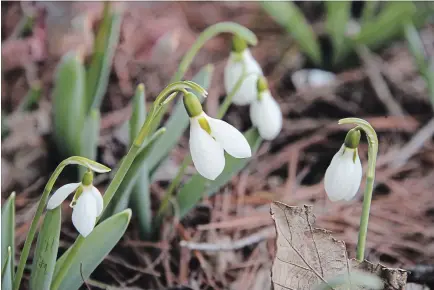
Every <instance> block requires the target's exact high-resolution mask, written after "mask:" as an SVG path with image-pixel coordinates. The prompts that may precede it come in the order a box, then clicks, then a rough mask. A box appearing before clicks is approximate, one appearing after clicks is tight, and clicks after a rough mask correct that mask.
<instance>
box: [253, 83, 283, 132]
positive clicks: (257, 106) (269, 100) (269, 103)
mask: <svg viewBox="0 0 434 290" xmlns="http://www.w3.org/2000/svg"><path fill="white" fill-rule="evenodd" d="M257 91H258V93H257V97H256V99H255V100H254V101H253V102H252V103H251V105H250V120H251V121H252V123H253V125H254V126H256V127H257V128H258V131H259V134H260V135H261V137H262V138H264V139H265V140H273V139H274V138H276V137H277V135H279V133H280V131H281V130H282V111H281V110H280V107H279V104H278V103H277V102H276V100H275V99H274V98H273V96H272V95H271V93H270V91H269V89H268V85H267V81H266V79H265V78H264V77H263V76H261V77H259V79H258V83H257Z"/></svg>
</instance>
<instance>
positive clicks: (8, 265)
mask: <svg viewBox="0 0 434 290" xmlns="http://www.w3.org/2000/svg"><path fill="white" fill-rule="evenodd" d="M2 259H3V254H2ZM12 260H13V259H12V256H11V248H10V247H8V248H7V253H6V255H5V263H4V264H3V265H2V273H1V276H2V277H1V279H2V280H1V286H2V290H12V280H13V270H12V269H13V266H12Z"/></svg>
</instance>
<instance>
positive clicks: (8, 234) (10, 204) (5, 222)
mask: <svg viewBox="0 0 434 290" xmlns="http://www.w3.org/2000/svg"><path fill="white" fill-rule="evenodd" d="M1 226H2V227H1V235H2V240H1V241H2V243H1V265H2V266H3V265H4V264H5V263H6V259H7V257H8V253H9V252H10V254H11V255H12V257H14V255H15V192H12V194H11V195H10V196H9V198H8V199H7V200H6V202H5V203H4V204H3V207H2V221H1ZM9 265H10V272H11V273H13V269H14V261H13V259H12V260H10V261H9ZM2 273H3V272H2ZM2 280H3V279H2Z"/></svg>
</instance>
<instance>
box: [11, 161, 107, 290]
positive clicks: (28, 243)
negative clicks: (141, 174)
mask: <svg viewBox="0 0 434 290" xmlns="http://www.w3.org/2000/svg"><path fill="white" fill-rule="evenodd" d="M69 164H79V165H82V166H86V167H89V165H95V164H96V162H93V161H91V160H88V159H87V158H83V157H77V156H72V157H69V158H67V159H65V160H63V161H62V162H61V163H60V164H59V165H58V166H57V167H56V169H55V170H54V172H53V174H51V176H50V179H49V180H48V182H47V184H46V185H45V188H44V192H43V193H42V196H41V199H40V200H39V204H38V208H37V209H36V213H35V216H34V217H33V220H32V223H31V225H30V230H29V233H28V234H27V237H26V241H25V242H24V247H23V250H22V251H21V256H20V262H19V264H18V267H17V272H16V274H15V280H14V290H18V289H19V288H20V284H21V279H22V277H23V272H24V268H25V267H26V262H27V258H28V257H29V253H30V248H31V246H32V242H33V239H34V238H35V234H36V230H37V228H38V222H39V219H40V218H41V215H42V212H43V211H44V209H45V206H46V205H47V199H48V195H49V194H50V192H51V190H52V189H53V186H54V183H55V182H56V180H57V178H58V177H59V175H60V173H61V172H62V170H63V168H65V166H66V165H69ZM107 169H108V168H107ZM108 171H110V169H108Z"/></svg>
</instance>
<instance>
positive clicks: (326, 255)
mask: <svg viewBox="0 0 434 290" xmlns="http://www.w3.org/2000/svg"><path fill="white" fill-rule="evenodd" d="M271 215H272V218H273V219H274V222H275V225H276V231H277V242H276V243H277V253H276V257H275V259H274V262H273V268H272V274H271V276H272V283H273V285H274V289H275V290H279V289H297V290H309V289H314V288H316V287H318V285H321V284H322V285H325V286H326V287H324V286H321V287H319V288H316V289H342V290H343V289H348V285H351V284H352V285H351V289H367V288H364V287H363V285H367V284H369V285H372V284H375V285H377V287H376V288H375V289H384V290H392V289H402V288H403V287H404V286H405V283H406V281H407V272H406V271H404V270H401V269H393V268H386V267H384V266H383V265H381V264H376V265H374V264H372V263H370V262H368V261H364V262H362V263H359V262H357V261H355V260H351V261H350V260H348V258H347V250H346V247H345V243H344V242H343V241H339V240H336V239H334V238H333V237H332V235H331V234H330V232H328V231H327V230H324V229H318V228H314V227H313V225H314V223H315V216H314V215H313V213H312V207H311V206H306V205H305V206H303V207H296V206H287V205H285V204H283V203H281V202H273V203H272V204H271ZM357 273H362V275H366V274H368V275H369V277H372V278H373V280H372V279H365V280H364V279H359V278H360V276H361V275H360V274H359V275H358V274H357ZM352 276H353V277H352ZM356 278H357V279H356ZM380 279H381V281H380ZM368 280H371V281H369V283H368ZM365 282H366V283H365ZM344 284H345V285H344ZM332 285H333V286H332ZM336 285H339V286H336ZM378 285H380V287H381V285H384V287H383V288H378ZM327 286H328V287H327Z"/></svg>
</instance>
